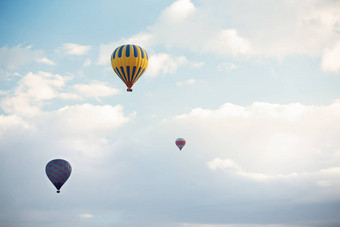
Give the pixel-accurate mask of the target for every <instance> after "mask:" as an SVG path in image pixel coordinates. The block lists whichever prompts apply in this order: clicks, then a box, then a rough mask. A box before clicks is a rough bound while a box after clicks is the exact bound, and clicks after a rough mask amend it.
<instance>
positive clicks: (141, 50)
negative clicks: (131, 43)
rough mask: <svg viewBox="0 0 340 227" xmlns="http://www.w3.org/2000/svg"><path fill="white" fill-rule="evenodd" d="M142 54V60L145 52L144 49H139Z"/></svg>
mask: <svg viewBox="0 0 340 227" xmlns="http://www.w3.org/2000/svg"><path fill="white" fill-rule="evenodd" d="M138 48H139V50H140V52H141V53H142V58H144V52H143V49H142V48H141V47H138Z"/></svg>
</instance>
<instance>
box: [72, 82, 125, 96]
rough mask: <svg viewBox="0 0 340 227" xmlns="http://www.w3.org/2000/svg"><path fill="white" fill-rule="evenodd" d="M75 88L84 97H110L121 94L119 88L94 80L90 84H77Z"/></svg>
mask: <svg viewBox="0 0 340 227" xmlns="http://www.w3.org/2000/svg"><path fill="white" fill-rule="evenodd" d="M73 88H74V90H75V91H76V92H77V93H78V94H79V95H81V96H82V97H95V98H99V97H109V96H113V95H117V94H119V90H118V89H116V88H113V87H110V86H108V85H107V84H106V83H103V82H99V81H93V82H92V83H90V84H76V85H74V86H73Z"/></svg>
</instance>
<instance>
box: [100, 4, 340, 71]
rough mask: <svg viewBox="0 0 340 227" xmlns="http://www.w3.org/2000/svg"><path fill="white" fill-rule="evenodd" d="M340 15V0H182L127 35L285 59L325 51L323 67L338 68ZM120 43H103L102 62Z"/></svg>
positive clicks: (173, 44) (200, 49)
mask: <svg viewBox="0 0 340 227" xmlns="http://www.w3.org/2000/svg"><path fill="white" fill-rule="evenodd" d="M277 9H280V10H277ZM263 15H266V16H263ZM339 15H340V3H339V2H337V1H321V0H313V1H307V0H303V1H283V2H280V3H277V2H267V1H260V2H259V3H254V2H251V1H248V2H247V3H246V4H241V3H240V2H239V1H232V2H225V1H222V0H219V1H218V3H216V4H210V3H209V2H200V4H198V3H197V4H194V3H193V2H192V1H190V0H177V1H175V2H173V3H172V4H171V5H170V6H168V7H167V8H165V9H164V10H163V11H162V13H161V14H160V16H159V18H158V21H157V22H155V23H154V24H151V25H150V26H149V27H148V28H147V31H146V32H143V33H140V34H136V35H135V36H132V37H131V38H125V39H123V40H121V41H124V42H126V41H138V42H139V43H142V44H143V45H145V47H148V48H149V47H150V48H156V47H157V46H159V45H161V46H165V47H166V48H168V50H171V49H172V48H180V49H182V50H188V51H192V52H195V53H213V54H218V55H221V56H230V55H231V56H234V57H245V56H250V57H258V56H260V57H275V58H279V59H282V58H284V57H287V56H290V55H294V54H303V55H308V56H313V57H319V56H321V55H322V69H323V70H325V71H327V72H338V71H339V67H338V64H337V62H339V61H337V60H336V59H338V52H339V51H338V49H339V48H338V44H337V43H338V31H339V24H340V16H339ZM268 21H270V23H268ZM202 31H204V32H202ZM141 40H142V41H141ZM118 43H121V42H117V43H111V44H110V45H102V46H101V47H100V57H99V60H98V64H104V62H108V59H107V56H109V55H111V53H112V51H113V49H114V48H115V47H116V46H117V45H116V44H118ZM150 75H154V74H153V73H152V74H150Z"/></svg>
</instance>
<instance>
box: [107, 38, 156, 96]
mask: <svg viewBox="0 0 340 227" xmlns="http://www.w3.org/2000/svg"><path fill="white" fill-rule="evenodd" d="M148 63H149V58H148V55H147V53H146V51H145V50H144V49H143V48H141V47H139V46H137V45H132V44H128V45H123V46H120V47H118V48H117V49H115V51H113V53H112V55H111V65H112V69H113V70H114V71H115V72H116V74H117V75H118V77H119V78H120V79H121V80H122V81H123V82H124V83H125V84H126V86H127V88H128V89H127V91H132V89H131V87H132V86H133V84H134V83H135V82H136V81H137V80H138V79H139V77H141V76H142V74H143V73H144V72H145V70H146V68H147V67H148Z"/></svg>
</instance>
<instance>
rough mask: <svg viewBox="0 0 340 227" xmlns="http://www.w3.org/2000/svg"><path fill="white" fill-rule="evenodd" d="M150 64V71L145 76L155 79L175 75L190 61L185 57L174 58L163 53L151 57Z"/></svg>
mask: <svg viewBox="0 0 340 227" xmlns="http://www.w3.org/2000/svg"><path fill="white" fill-rule="evenodd" d="M149 62H150V63H149V66H148V71H147V73H146V74H145V75H147V76H148V77H155V76H158V75H159V74H170V73H175V72H176V71H177V69H178V67H180V66H182V65H184V64H186V63H187V62H188V60H187V59H186V57H184V56H181V57H177V58H173V57H171V56H170V55H168V54H164V53H161V54H156V55H151V56H150V61H149Z"/></svg>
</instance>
